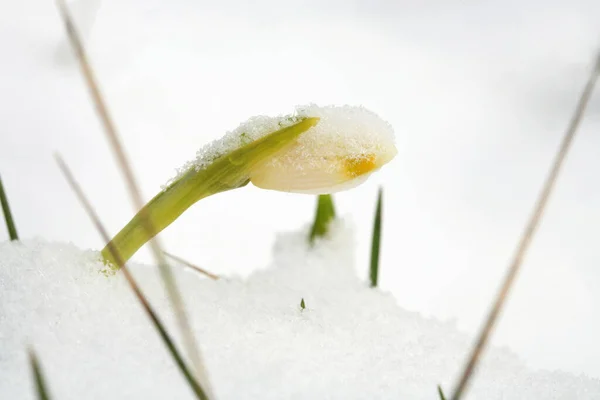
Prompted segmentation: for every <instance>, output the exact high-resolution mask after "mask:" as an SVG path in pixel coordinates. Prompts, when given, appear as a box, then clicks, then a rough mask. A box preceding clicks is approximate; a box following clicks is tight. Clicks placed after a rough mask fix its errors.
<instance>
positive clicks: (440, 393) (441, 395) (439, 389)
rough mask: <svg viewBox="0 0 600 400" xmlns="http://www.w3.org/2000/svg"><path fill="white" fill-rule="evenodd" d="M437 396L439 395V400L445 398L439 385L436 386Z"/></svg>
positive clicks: (444, 399)
mask: <svg viewBox="0 0 600 400" xmlns="http://www.w3.org/2000/svg"><path fill="white" fill-rule="evenodd" d="M438 394H439V395H440V400H446V396H444V391H443V390H442V387H441V386H440V385H438Z"/></svg>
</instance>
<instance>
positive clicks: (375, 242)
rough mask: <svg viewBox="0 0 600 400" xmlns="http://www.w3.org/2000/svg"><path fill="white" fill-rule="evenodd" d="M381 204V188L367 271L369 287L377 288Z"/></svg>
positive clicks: (380, 189) (381, 189)
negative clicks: (369, 281) (369, 266)
mask: <svg viewBox="0 0 600 400" xmlns="http://www.w3.org/2000/svg"><path fill="white" fill-rule="evenodd" d="M382 202H383V188H379V193H378V195H377V208H376V210H375V218H374V220H373V238H372V240H371V268H370V270H369V278H370V280H371V287H376V286H377V280H378V278H379V250H380V248H381V205H382Z"/></svg>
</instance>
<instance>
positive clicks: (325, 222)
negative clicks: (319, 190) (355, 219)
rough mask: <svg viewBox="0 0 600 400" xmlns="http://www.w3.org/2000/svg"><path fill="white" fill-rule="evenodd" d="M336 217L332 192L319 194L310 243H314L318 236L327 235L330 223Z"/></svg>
mask: <svg viewBox="0 0 600 400" xmlns="http://www.w3.org/2000/svg"><path fill="white" fill-rule="evenodd" d="M334 218H335V207H334V206H333V198H332V197H331V195H330V194H321V195H319V196H318V199H317V212H316V214H315V222H314V223H313V226H312V229H311V230H310V237H309V241H310V243H313V242H314V241H315V238H317V237H321V236H325V234H326V233H327V231H328V228H329V223H330V222H331V220H332V219H334Z"/></svg>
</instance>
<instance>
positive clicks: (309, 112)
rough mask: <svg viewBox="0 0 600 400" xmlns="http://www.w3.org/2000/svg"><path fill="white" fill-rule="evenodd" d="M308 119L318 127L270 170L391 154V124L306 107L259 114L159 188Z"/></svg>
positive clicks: (356, 110)
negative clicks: (284, 112)
mask: <svg viewBox="0 0 600 400" xmlns="http://www.w3.org/2000/svg"><path fill="white" fill-rule="evenodd" d="M310 117H319V118H320V120H319V123H318V124H317V125H316V126H314V127H312V128H310V129H309V130H308V131H307V132H305V133H304V134H303V135H301V136H300V137H299V139H298V140H297V144H296V146H294V148H293V150H292V151H289V152H285V153H284V154H282V155H279V156H277V157H274V158H273V159H272V160H269V165H271V166H274V167H280V166H284V165H285V166H289V165H292V166H293V167H294V168H297V169H303V168H325V169H326V168H327V166H328V165H330V166H331V165H334V164H332V163H323V162H322V160H330V159H332V158H335V157H348V156H349V155H350V156H355V157H361V156H363V155H365V154H385V155H386V159H385V160H384V161H383V163H385V162H387V161H389V159H391V158H393V156H394V155H395V154H396V151H395V147H394V132H393V129H392V127H391V125H390V124H389V123H387V122H386V121H384V120H383V119H381V118H380V117H379V116H378V115H377V114H375V113H374V112H372V111H369V110H367V109H366V108H364V107H358V106H349V105H344V106H326V107H320V106H317V105H315V104H309V105H304V106H297V107H296V109H295V112H294V113H293V114H291V115H280V116H277V117H268V116H264V115H263V116H255V117H252V118H250V119H248V120H247V121H246V122H244V123H242V124H240V126H238V127H237V128H236V129H234V130H233V131H230V132H227V133H226V134H225V135H224V136H223V137H222V138H220V139H217V140H214V141H212V142H211V143H208V144H206V145H205V146H203V147H202V148H201V149H200V150H198V152H197V153H196V159H195V160H193V161H190V162H187V163H186V164H184V165H183V167H181V168H179V169H178V170H177V175H176V176H175V177H174V178H173V179H172V180H170V181H169V182H168V183H167V185H165V186H163V189H164V188H166V187H167V186H168V185H169V184H170V183H171V182H173V181H175V180H177V179H178V178H180V177H181V176H182V175H183V174H184V173H185V172H186V171H188V170H189V169H190V168H196V170H200V169H203V168H206V167H207V166H208V165H210V164H211V163H212V162H213V161H214V160H216V159H217V158H219V157H221V156H223V155H224V154H227V153H229V152H231V151H234V150H236V149H238V148H240V147H242V146H244V145H246V144H248V143H251V142H253V141H255V140H258V139H260V138H262V137H264V136H266V135H268V134H270V133H273V132H275V131H277V130H279V129H282V128H285V127H288V126H291V125H293V124H295V123H297V122H299V121H300V120H302V119H304V118H310ZM390 153H392V154H390Z"/></svg>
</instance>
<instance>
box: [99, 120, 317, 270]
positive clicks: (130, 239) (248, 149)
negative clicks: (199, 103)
mask: <svg viewBox="0 0 600 400" xmlns="http://www.w3.org/2000/svg"><path fill="white" fill-rule="evenodd" d="M318 122H319V118H316V117H315V118H304V119H302V120H300V121H299V122H297V123H295V124H293V125H291V126H288V127H285V128H283V129H279V130H278V131H275V132H273V133H270V134H268V135H266V136H264V137H262V138H260V139H258V140H255V141H253V142H251V143H248V144H246V145H244V146H242V147H240V148H238V149H236V150H233V151H231V152H229V153H228V154H224V155H222V156H220V157H219V158H217V159H216V160H214V161H213V162H212V163H211V164H210V165H208V166H207V167H205V168H202V169H199V170H197V169H196V168H195V167H193V166H192V167H191V168H189V169H188V170H187V172H186V173H185V174H183V176H181V177H180V178H179V179H177V180H176V181H174V182H172V183H171V184H170V185H169V186H168V187H167V188H166V189H164V190H162V191H161V192H160V193H158V194H157V195H156V196H154V198H153V199H152V200H150V201H149V202H148V203H147V204H146V205H145V206H144V209H143V210H140V211H139V212H138V213H137V214H136V215H135V216H134V217H133V218H132V219H131V221H129V223H128V224H127V225H125V227H124V228H123V229H121V231H120V232H119V233H118V234H117V235H116V236H115V237H114V238H113V239H112V240H111V243H112V245H113V246H114V248H115V250H116V251H117V252H118V254H119V255H120V256H121V258H122V261H123V263H125V262H127V260H129V259H130V258H131V257H132V256H133V255H134V254H135V253H136V252H137V251H138V250H139V248H140V247H142V246H143V245H144V244H145V243H146V242H148V241H149V240H150V239H151V238H153V237H154V236H156V235H157V234H158V233H159V232H161V231H162V230H163V229H165V228H166V227H167V226H169V225H170V224H171V223H173V222H174V221H175V220H176V219H177V218H179V216H181V214H183V213H184V212H185V211H186V210H187V209H188V208H189V207H191V206H192V205H193V204H194V203H196V202H197V201H199V200H201V199H203V198H205V197H208V196H211V195H213V194H217V193H221V192H225V191H228V190H232V189H238V188H241V187H244V186H246V185H247V184H248V183H249V182H250V173H251V170H252V169H253V168H254V167H255V166H256V165H259V164H261V163H264V162H265V161H268V160H269V159H270V158H271V157H273V156H275V155H276V154H277V153H279V152H280V151H282V150H285V149H286V148H287V147H288V146H291V145H293V144H294V142H295V140H296V139H297V138H298V136H300V135H301V134H303V133H304V132H306V131H307V130H309V129H310V128H312V127H313V126H315V125H316V124H317V123H318ZM144 217H145V218H148V219H149V221H146V222H147V223H144V221H143V220H142V218H144ZM147 226H151V227H152V231H150V232H149V231H148V230H147V229H146V228H147ZM101 254H102V257H103V259H104V261H105V263H106V264H112V265H114V266H117V265H118V263H117V262H116V260H115V258H114V257H113V255H112V252H111V251H110V249H109V245H108V244H107V245H106V247H104V249H103V250H102V252H101Z"/></svg>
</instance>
